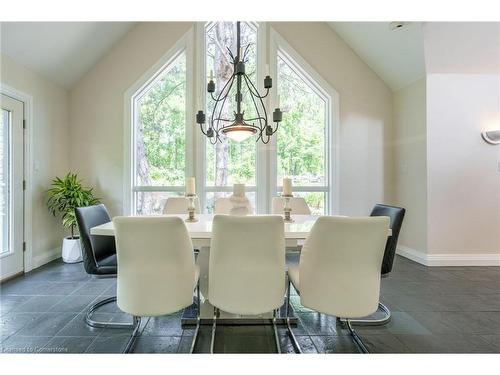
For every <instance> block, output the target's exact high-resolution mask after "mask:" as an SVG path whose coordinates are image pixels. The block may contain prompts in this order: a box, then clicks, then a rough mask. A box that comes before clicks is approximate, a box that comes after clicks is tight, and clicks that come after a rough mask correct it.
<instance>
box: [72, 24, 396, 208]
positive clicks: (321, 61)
mask: <svg viewBox="0 0 500 375" xmlns="http://www.w3.org/2000/svg"><path fill="white" fill-rule="evenodd" d="M192 26H194V24H193V23H171V22H163V23H141V24H139V25H138V26H136V27H135V28H134V29H133V30H132V31H131V32H129V33H128V34H127V35H126V36H125V38H124V39H123V40H122V41H121V42H120V43H119V44H118V45H117V46H116V47H115V48H114V49H113V50H111V51H110V53H109V54H108V55H107V56H106V57H105V58H104V59H102V60H101V61H100V62H99V63H97V64H96V65H95V66H94V67H93V68H92V69H91V71H90V72H89V73H88V74H87V75H86V76H85V77H84V78H83V79H82V80H81V81H80V82H79V83H78V84H77V85H76V86H75V87H74V88H73V89H72V90H71V99H70V108H71V138H72V139H73V140H74V141H73V143H72V147H71V166H72V168H73V169H74V170H76V171H78V172H80V173H81V175H82V176H83V177H85V178H86V179H87V180H88V181H89V182H90V183H91V184H92V185H94V186H96V189H97V192H98V194H99V195H100V196H102V197H103V198H104V201H105V203H106V204H107V205H108V206H109V208H110V211H111V213H112V214H113V215H115V214H118V213H121V212H122V200H123V152H124V150H123V94H124V92H125V91H126V90H127V88H129V87H130V86H131V85H132V84H133V83H134V82H135V81H136V80H137V79H138V78H139V77H140V76H141V75H142V74H143V73H144V72H145V71H146V70H147V69H148V68H149V67H151V66H152V65H154V64H155V63H156V62H157V61H158V60H159V59H160V57H161V56H162V55H163V54H164V53H165V52H167V51H168V50H169V49H170V48H171V47H172V46H173V45H174V43H175V42H176V41H177V40H178V39H179V38H180V37H181V36H182V35H183V34H184V33H185V32H187V31H188V29H189V28H190V27H192ZM269 26H270V27H273V28H274V29H275V30H276V31H277V32H278V33H280V34H281V35H282V36H283V37H284V38H285V39H286V40H287V42H288V43H289V44H290V45H291V46H292V47H293V48H294V49H295V50H296V51H297V52H298V53H300V54H301V55H302V56H303V57H304V58H305V59H306V60H307V61H308V62H309V64H310V65H311V66H312V67H313V68H315V69H316V70H317V71H318V73H319V74H320V75H322V76H323V78H324V79H325V80H326V81H328V82H329V83H330V84H331V86H332V87H333V88H335V89H336V90H337V91H338V92H339V94H340V117H341V129H340V168H341V170H340V184H341V185H340V211H341V212H342V213H344V214H352V215H363V214H367V213H368V212H369V211H370V209H371V208H372V206H373V205H374V204H375V203H377V202H390V201H391V199H392V191H391V182H392V159H391V158H392V154H391V152H392V146H391V144H390V140H391V137H392V92H391V91H390V89H389V88H388V87H387V86H386V85H385V83H384V82H383V81H382V80H380V79H379V78H378V77H377V76H376V75H375V74H374V73H373V71H372V70H371V69H370V68H369V67H368V66H367V65H366V64H365V63H363V62H362V61H361V59H360V58H359V57H358V56H357V55H356V54H355V53H354V52H353V51H352V50H351V49H350V48H349V47H348V46H347V45H346V44H345V43H344V42H343V41H342V40H341V39H340V38H339V37H338V36H337V35H336V34H335V32H334V31H333V30H332V29H331V28H330V27H329V26H328V25H327V24H325V23H322V22H309V23H294V22H288V23H270V24H269ZM311 41H314V42H311Z"/></svg>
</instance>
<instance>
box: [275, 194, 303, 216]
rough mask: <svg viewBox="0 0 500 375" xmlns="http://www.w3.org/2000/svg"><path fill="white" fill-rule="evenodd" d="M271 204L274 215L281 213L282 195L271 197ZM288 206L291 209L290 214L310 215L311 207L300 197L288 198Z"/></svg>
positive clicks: (283, 204) (282, 206)
mask: <svg viewBox="0 0 500 375" xmlns="http://www.w3.org/2000/svg"><path fill="white" fill-rule="evenodd" d="M272 206H273V207H272V213H273V214H274V215H282V214H283V208H284V206H285V200H284V199H283V198H282V197H273V202H272ZM290 208H291V209H292V215H311V209H310V208H309V206H308V204H307V202H306V200H305V199H304V198H302V197H293V198H290Z"/></svg>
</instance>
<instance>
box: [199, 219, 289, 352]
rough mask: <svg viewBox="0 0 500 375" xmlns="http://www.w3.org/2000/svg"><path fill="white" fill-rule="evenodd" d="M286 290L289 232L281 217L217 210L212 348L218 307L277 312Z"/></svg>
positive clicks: (254, 312) (235, 311)
mask: <svg viewBox="0 0 500 375" xmlns="http://www.w3.org/2000/svg"><path fill="white" fill-rule="evenodd" d="M284 295H285V237H284V223H283V218H282V217H281V216H229V215H216V216H215V217H214V220H213V226H212V242H211V249H210V260H209V284H208V298H209V301H210V303H211V304H212V305H213V306H214V321H213V326H212V341H211V346H210V347H211V352H213V350H214V344H215V332H216V323H217V314H218V310H219V309H220V310H222V311H225V312H228V313H232V314H242V315H260V314H265V313H270V312H273V314H274V318H273V320H272V322H273V327H274V333H275V340H276V347H277V351H278V353H279V352H280V351H281V350H280V344H279V338H278V332H277V328H276V311H277V309H279V308H280V306H282V305H283V297H284Z"/></svg>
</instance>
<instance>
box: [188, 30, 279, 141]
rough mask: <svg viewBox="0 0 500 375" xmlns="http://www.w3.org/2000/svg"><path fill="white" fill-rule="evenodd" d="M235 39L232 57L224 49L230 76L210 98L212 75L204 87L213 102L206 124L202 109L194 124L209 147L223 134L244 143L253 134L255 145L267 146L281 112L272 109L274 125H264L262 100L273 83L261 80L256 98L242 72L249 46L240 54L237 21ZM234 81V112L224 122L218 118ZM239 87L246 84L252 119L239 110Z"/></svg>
mask: <svg viewBox="0 0 500 375" xmlns="http://www.w3.org/2000/svg"><path fill="white" fill-rule="evenodd" d="M236 39H237V46H236V56H234V54H233V53H232V52H231V50H230V49H229V48H227V49H228V54H229V57H230V60H231V64H232V65H233V74H232V75H231V78H229V80H228V81H227V82H226V84H225V85H224V86H223V88H222V90H220V92H219V94H218V95H217V97H214V92H215V82H214V81H213V77H212V76H211V77H210V81H209V82H208V84H207V91H208V92H209V93H210V96H211V97H212V99H213V100H214V101H215V106H214V109H213V111H212V115H211V118H210V123H209V124H206V116H205V113H204V112H203V111H202V110H199V111H198V113H197V114H196V123H198V124H199V125H200V129H201V131H202V133H203V134H204V135H205V136H207V137H208V139H209V140H210V143H212V144H216V143H217V142H222V138H221V134H224V135H225V136H227V137H228V138H230V139H232V140H235V141H237V142H241V141H244V140H245V139H247V138H248V137H251V136H253V135H257V139H256V142H258V141H259V139H260V140H262V142H263V143H268V142H269V140H270V139H271V136H272V135H273V134H274V133H276V131H277V130H278V126H279V123H280V122H281V119H282V115H283V112H281V110H280V109H279V108H276V109H275V110H274V112H273V122H274V123H276V125H275V126H272V125H270V124H269V123H268V121H267V111H266V106H265V105H264V101H263V99H264V98H266V97H267V96H268V95H269V90H270V89H271V87H272V86H273V80H272V79H271V77H270V76H266V78H264V88H265V89H266V93H265V94H264V95H260V94H259V92H258V90H257V88H256V87H255V85H254V84H253V83H252V81H251V80H250V78H249V77H248V75H247V74H246V73H245V62H246V61H247V52H248V48H249V47H250V44H249V45H247V46H246V48H245V51H244V52H243V53H242V51H241V35H240V22H236ZM240 55H242V56H240ZM235 82H236V95H235V100H236V112H234V118H233V119H225V118H223V117H222V113H224V112H223V110H224V107H225V105H226V104H227V97H228V95H229V93H230V92H231V89H232V88H233V85H234V84H235ZM243 84H245V85H246V87H247V92H248V93H249V95H250V97H251V98H252V103H253V106H254V108H255V113H256V117H252V118H245V111H242V109H241V102H242V100H243V95H242V92H241V89H242V85H243Z"/></svg>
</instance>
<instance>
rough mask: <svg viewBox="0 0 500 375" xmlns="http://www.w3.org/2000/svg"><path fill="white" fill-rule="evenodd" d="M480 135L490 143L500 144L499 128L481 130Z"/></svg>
mask: <svg viewBox="0 0 500 375" xmlns="http://www.w3.org/2000/svg"><path fill="white" fill-rule="evenodd" d="M481 136H482V137H483V139H484V140H485V142H488V143H489V144H490V145H500V130H491V131H487V132H482V133H481Z"/></svg>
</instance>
